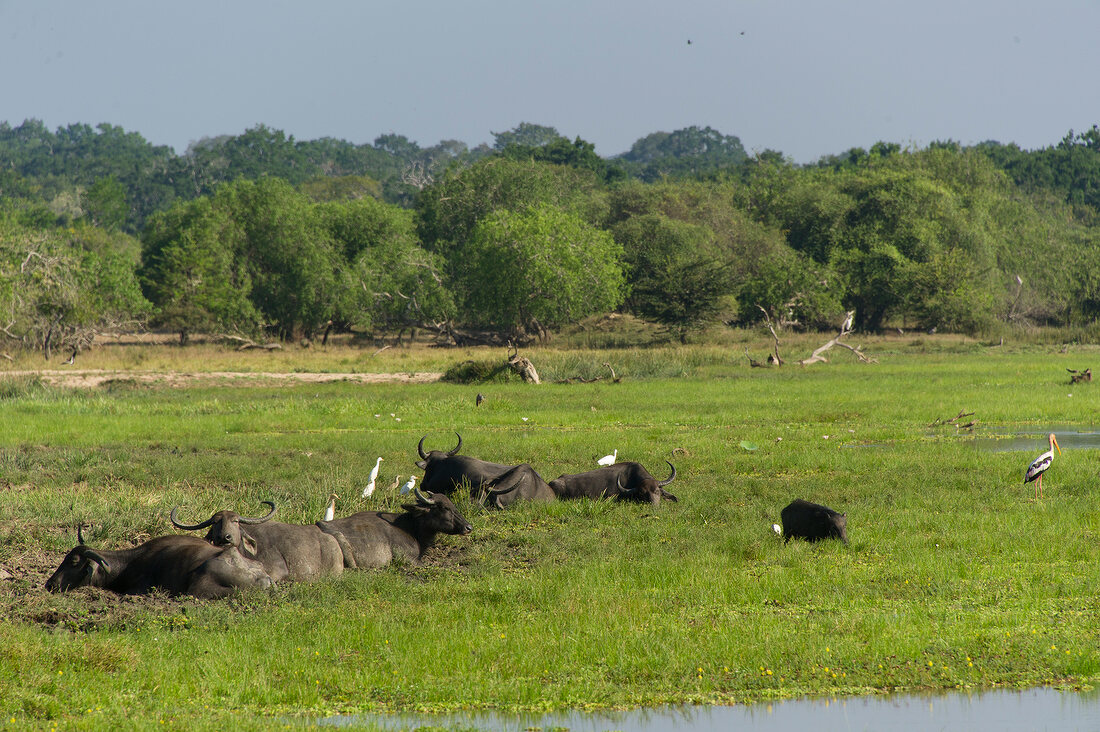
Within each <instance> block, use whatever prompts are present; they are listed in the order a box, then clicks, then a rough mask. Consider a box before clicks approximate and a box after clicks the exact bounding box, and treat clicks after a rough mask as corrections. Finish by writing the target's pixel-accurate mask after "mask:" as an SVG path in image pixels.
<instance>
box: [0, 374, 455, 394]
mask: <svg viewBox="0 0 1100 732" xmlns="http://www.w3.org/2000/svg"><path fill="white" fill-rule="evenodd" d="M3 373H4V375H5V376H25V377H38V378H40V379H42V380H43V381H44V382H46V383H47V384H50V385H52V386H62V387H70V388H77V389H90V388H94V387H97V386H102V385H104V384H109V383H111V382H122V383H140V384H150V385H159V386H170V387H180V388H182V387H187V386H215V385H217V386H278V385H280V384H284V385H288V386H291V385H295V384H321V383H325V382H331V381H349V382H353V383H358V384H386V383H401V384H427V383H430V382H433V381H439V379H440V378H441V377H442V376H443V374H442V373H437V372H434V371H421V372H416V373H411V374H410V373H390V374H350V373H301V372H290V373H274V372H253V371H192V372H178V371H129V370H127V371H108V370H103V369H72V370H60V369H41V370H33V371H5V372H3Z"/></svg>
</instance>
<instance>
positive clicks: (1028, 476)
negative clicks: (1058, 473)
mask: <svg viewBox="0 0 1100 732" xmlns="http://www.w3.org/2000/svg"><path fill="white" fill-rule="evenodd" d="M1049 440H1050V449H1049V450H1047V451H1046V452H1044V453H1043V454H1042V455H1040V456H1039V457H1037V458H1035V459H1034V460H1033V461H1032V462H1031V465H1028V466H1027V472H1026V473H1024V482H1025V483H1030V482H1031V481H1033V480H1035V481H1038V482H1037V483H1036V485H1035V497H1036V498H1042V497H1043V473H1045V472H1047V469H1048V468H1049V467H1050V465H1051V463H1053V462H1054V451H1055V449H1057V450H1058V454H1059V455H1061V454H1062V448H1061V447H1059V445H1058V438H1056V437H1055V436H1054V433H1053V432H1051V433H1050V438H1049Z"/></svg>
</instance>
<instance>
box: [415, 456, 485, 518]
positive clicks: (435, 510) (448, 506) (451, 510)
mask: <svg viewBox="0 0 1100 732" xmlns="http://www.w3.org/2000/svg"><path fill="white" fill-rule="evenodd" d="M455 449H457V448H455ZM413 492H414V493H415V495H416V503H407V504H404V505H402V506H401V508H403V509H405V510H406V511H408V512H409V513H410V514H412V515H413V517H414V518H415V519H416V522H417V523H418V524H419V526H420V527H421V530H428V531H430V532H431V533H440V534H459V535H465V534H469V533H470V532H471V531H473V530H474V527H473V526H471V525H470V522H469V521H467V520H466V517H465V516H463V515H462V514H461V513H459V512H458V509H457V508H455V505H454V504H453V503H452V502H451V499H450V498H447V496H445V495H443V494H442V493H428V494H427V495H425V494H423V493H421V492H420V489H419V488H414V489H413Z"/></svg>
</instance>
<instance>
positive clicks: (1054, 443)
mask: <svg viewBox="0 0 1100 732" xmlns="http://www.w3.org/2000/svg"><path fill="white" fill-rule="evenodd" d="M1050 441H1051V443H1053V445H1054V447H1055V448H1057V450H1058V454H1059V455H1061V454H1062V448H1061V447H1058V438H1057V437H1055V436H1054V435H1051V436H1050Z"/></svg>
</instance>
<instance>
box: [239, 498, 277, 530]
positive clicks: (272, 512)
mask: <svg viewBox="0 0 1100 732" xmlns="http://www.w3.org/2000/svg"><path fill="white" fill-rule="evenodd" d="M260 504H261V505H263V504H266V505H268V506H271V510H270V511H268V512H267V515H266V516H261V517H260V518H245V517H244V516H241V517H240V518H239V519H237V520H238V521H240V522H241V523H242V524H249V525H251V524H262V523H263V522H264V521H267V520H268V519H270V518H271V517H272V516H274V515H275V504H274V503H273V502H271V501H260Z"/></svg>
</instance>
